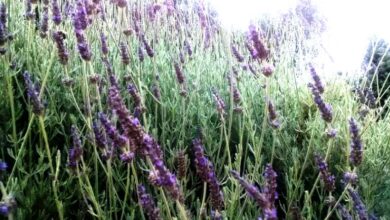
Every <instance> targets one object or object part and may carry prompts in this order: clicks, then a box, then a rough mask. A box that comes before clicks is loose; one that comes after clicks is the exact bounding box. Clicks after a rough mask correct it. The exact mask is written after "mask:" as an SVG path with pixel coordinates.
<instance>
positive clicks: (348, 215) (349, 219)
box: [337, 204, 353, 220]
mask: <svg viewBox="0 0 390 220" xmlns="http://www.w3.org/2000/svg"><path fill="white" fill-rule="evenodd" d="M337 210H338V211H339V213H340V215H341V217H342V219H343V220H353V218H352V216H351V213H349V211H348V209H347V208H346V207H345V206H344V205H341V204H338V205H337Z"/></svg>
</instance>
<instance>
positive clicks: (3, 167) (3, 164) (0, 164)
mask: <svg viewBox="0 0 390 220" xmlns="http://www.w3.org/2000/svg"><path fill="white" fill-rule="evenodd" d="M7 168H8V164H7V163H6V162H4V161H1V160H0V171H1V172H4V171H7Z"/></svg>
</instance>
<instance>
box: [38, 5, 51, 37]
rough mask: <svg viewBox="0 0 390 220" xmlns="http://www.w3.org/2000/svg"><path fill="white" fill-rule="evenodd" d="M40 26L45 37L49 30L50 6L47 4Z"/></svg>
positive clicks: (42, 35)
mask: <svg viewBox="0 0 390 220" xmlns="http://www.w3.org/2000/svg"><path fill="white" fill-rule="evenodd" d="M39 27H40V36H41V37H42V38H45V37H46V36H47V31H48V29H49V8H48V7H47V6H45V7H43V15H42V20H41V22H40V24H39Z"/></svg>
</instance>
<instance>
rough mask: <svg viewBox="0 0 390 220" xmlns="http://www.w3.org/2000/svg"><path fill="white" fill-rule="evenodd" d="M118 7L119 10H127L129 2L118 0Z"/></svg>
mask: <svg viewBox="0 0 390 220" xmlns="http://www.w3.org/2000/svg"><path fill="white" fill-rule="evenodd" d="M116 5H117V6H118V7H119V8H125V7H126V6H127V0H117V1H116Z"/></svg>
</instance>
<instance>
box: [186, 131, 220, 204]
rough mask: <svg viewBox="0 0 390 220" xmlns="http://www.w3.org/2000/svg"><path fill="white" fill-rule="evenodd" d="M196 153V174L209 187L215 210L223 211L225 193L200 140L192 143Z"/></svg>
mask: <svg viewBox="0 0 390 220" xmlns="http://www.w3.org/2000/svg"><path fill="white" fill-rule="evenodd" d="M192 144H193V149H194V153H195V167H196V172H197V174H198V175H199V177H200V178H201V179H202V181H204V182H206V183H207V184H208V185H209V190H210V197H211V205H212V207H213V208H214V209H216V210H219V211H221V210H222V209H223V206H224V199H223V193H222V191H221V189H220V186H219V185H220V184H219V182H218V180H217V176H216V174H215V171H214V166H213V164H212V163H211V161H209V160H208V158H207V157H206V156H205V154H204V147H203V146H202V143H201V140H200V139H198V138H197V139H195V140H193V142H192Z"/></svg>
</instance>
